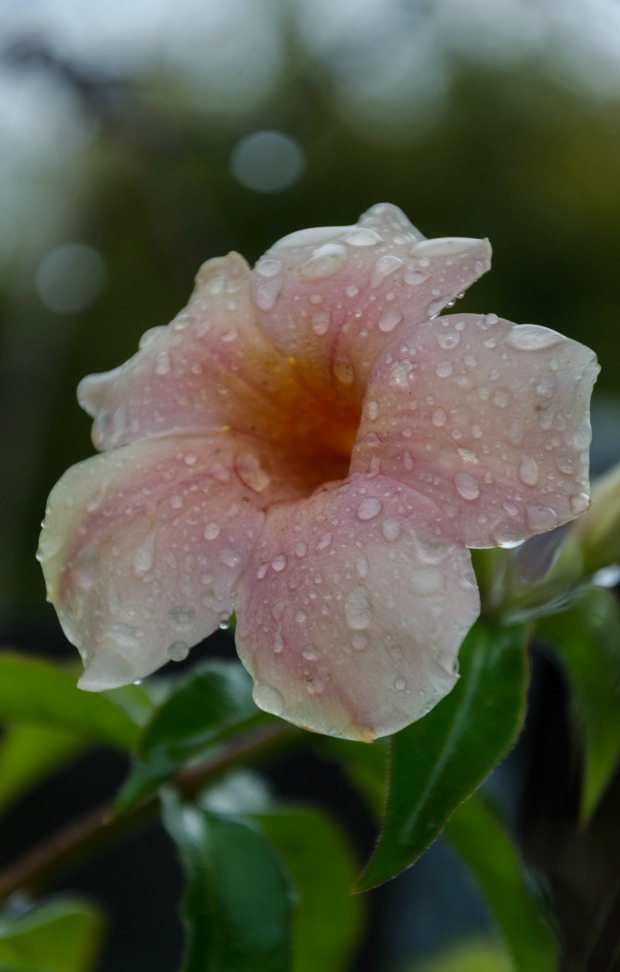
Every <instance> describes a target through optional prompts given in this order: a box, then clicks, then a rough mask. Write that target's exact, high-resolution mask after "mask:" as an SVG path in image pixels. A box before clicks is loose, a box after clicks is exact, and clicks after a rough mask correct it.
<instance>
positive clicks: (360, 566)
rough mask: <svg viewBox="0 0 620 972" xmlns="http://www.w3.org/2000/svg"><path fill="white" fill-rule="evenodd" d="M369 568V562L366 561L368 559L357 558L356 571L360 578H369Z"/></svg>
mask: <svg viewBox="0 0 620 972" xmlns="http://www.w3.org/2000/svg"><path fill="white" fill-rule="evenodd" d="M368 566H369V565H368V561H367V560H366V557H363V556H362V557H358V558H357V560H356V561H355V569H356V571H357V575H358V577H367V576H368Z"/></svg>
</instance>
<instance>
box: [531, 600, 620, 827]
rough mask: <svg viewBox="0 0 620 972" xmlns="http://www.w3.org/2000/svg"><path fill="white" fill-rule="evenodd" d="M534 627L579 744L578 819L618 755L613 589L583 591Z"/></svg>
mask: <svg viewBox="0 0 620 972" xmlns="http://www.w3.org/2000/svg"><path fill="white" fill-rule="evenodd" d="M538 632H539V634H540V635H541V637H542V638H544V639H545V640H547V641H549V642H550V644H551V645H552V647H553V648H554V650H555V653H556V656H557V657H558V658H559V660H560V663H561V664H562V667H563V668H564V671H565V674H566V678H567V680H568V686H569V691H570V695H571V705H572V710H573V716H574V722H575V728H576V730H577V734H578V737H579V739H580V741H581V742H582V744H583V749H584V761H583V781H582V792H581V820H582V823H584V824H585V823H587V821H588V820H589V819H590V817H591V816H592V813H593V812H594V810H595V809H596V806H597V804H598V802H599V800H600V798H601V796H602V794H603V792H604V790H605V789H606V787H607V784H608V783H609V781H610V779H611V777H612V775H613V773H614V771H615V769H616V766H617V765H618V760H619V759H620V719H619V718H618V712H619V711H620V611H619V610H618V604H617V602H616V599H615V598H614V596H613V594H612V593H611V592H610V591H606V590H602V589H601V588H591V589H589V590H587V591H583V592H582V593H581V594H580V595H579V596H578V597H577V598H576V599H575V601H574V602H573V604H571V605H570V607H569V608H568V609H567V610H566V611H563V612H562V613H561V614H556V615H554V616H553V617H548V618H543V619H542V620H541V621H540V622H539V624H538Z"/></svg>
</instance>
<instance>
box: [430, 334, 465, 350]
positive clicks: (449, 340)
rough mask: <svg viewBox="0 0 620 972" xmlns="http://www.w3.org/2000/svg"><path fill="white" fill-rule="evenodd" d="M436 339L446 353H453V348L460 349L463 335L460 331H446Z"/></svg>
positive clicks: (437, 335)
mask: <svg viewBox="0 0 620 972" xmlns="http://www.w3.org/2000/svg"><path fill="white" fill-rule="evenodd" d="M435 337H436V339H437V344H438V345H439V347H440V348H442V349H443V350H444V351H451V350H452V349H453V348H456V347H458V345H459V344H460V342H461V335H460V334H459V333H458V331H445V332H442V333H441V334H436V335H435Z"/></svg>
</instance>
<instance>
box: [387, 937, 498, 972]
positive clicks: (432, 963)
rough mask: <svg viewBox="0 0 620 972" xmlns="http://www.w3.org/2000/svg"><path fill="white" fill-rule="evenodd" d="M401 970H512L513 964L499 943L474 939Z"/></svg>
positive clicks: (438, 971) (429, 971) (473, 971)
mask: <svg viewBox="0 0 620 972" xmlns="http://www.w3.org/2000/svg"><path fill="white" fill-rule="evenodd" d="M403 972H513V965H512V962H511V961H510V958H509V957H508V956H507V955H506V950H505V949H504V947H503V945H502V944H501V943H499V942H493V941H488V940H486V939H482V940H478V939H474V940H473V941H468V942H463V943H461V944H459V945H454V946H451V947H450V948H448V949H447V950H446V951H442V952H441V954H440V955H434V956H433V957H432V958H428V959H422V960H421V961H420V962H418V961H417V960H416V961H415V963H414V964H413V965H412V966H409V965H407V966H406V967H405V968H404V969H403Z"/></svg>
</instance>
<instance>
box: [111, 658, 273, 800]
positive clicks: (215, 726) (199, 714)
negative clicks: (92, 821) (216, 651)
mask: <svg viewBox="0 0 620 972" xmlns="http://www.w3.org/2000/svg"><path fill="white" fill-rule="evenodd" d="M267 718H268V717H267V716H265V715H264V714H263V713H260V712H259V711H258V710H257V708H256V706H255V704H254V702H253V701H252V681H251V679H250V676H249V675H248V674H247V672H246V671H245V669H244V668H242V666H241V665H240V664H238V663H236V662H234V663H230V662H216V661H210V662H206V663H205V664H203V665H201V666H197V667H196V668H194V669H192V670H191V671H190V672H189V674H188V675H187V677H186V678H184V679H183V680H182V681H180V682H179V684H178V685H177V686H176V689H174V690H173V691H172V693H171V694H170V695H169V696H168V698H167V699H166V700H165V702H163V704H162V705H161V706H160V707H159V708H158V709H155V711H154V713H153V716H152V718H151V719H150V721H149V722H148V723H147V725H146V726H145V728H144V730H143V732H142V735H141V737H140V740H139V743H138V746H137V749H136V753H135V760H136V761H135V765H134V766H133V768H132V770H131V772H130V774H129V777H128V779H127V780H126V782H125V785H124V786H123V788H122V790H121V792H120V795H119V797H118V800H117V803H116V811H117V812H121V811H123V810H126V809H128V808H129V807H131V806H133V805H134V804H135V803H137V802H138V801H139V800H141V799H142V798H143V797H145V796H147V795H148V794H149V793H152V792H153V790H156V789H157V787H158V786H159V785H160V784H161V783H162V782H164V781H165V780H167V779H168V778H169V777H170V775H171V774H172V773H174V772H175V771H176V770H178V769H179V768H180V767H181V766H182V765H183V763H185V762H187V760H188V759H191V758H193V757H196V756H198V755H200V754H201V753H203V752H204V751H205V749H206V748H207V747H211V746H213V745H215V744H216V743H219V742H222V740H224V739H225V738H227V736H229V735H230V734H231V733H233V732H239V731H242V730H244V729H246V728H249V727H250V726H252V725H254V724H255V723H256V724H258V723H260V722H263V721H265V720H266V719H267Z"/></svg>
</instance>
